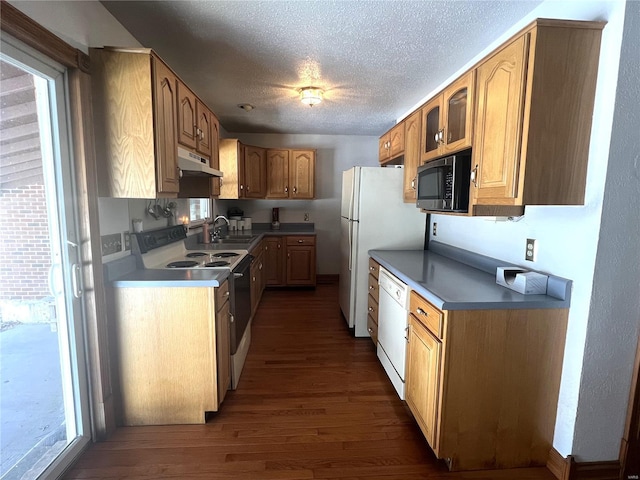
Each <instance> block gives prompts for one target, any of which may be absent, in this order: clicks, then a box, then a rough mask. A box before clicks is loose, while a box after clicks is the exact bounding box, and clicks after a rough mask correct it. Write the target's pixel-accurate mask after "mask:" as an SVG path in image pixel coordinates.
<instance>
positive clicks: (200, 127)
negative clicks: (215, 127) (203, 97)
mask: <svg viewBox="0 0 640 480" xmlns="http://www.w3.org/2000/svg"><path fill="white" fill-rule="evenodd" d="M196 113H197V121H196V140H197V144H196V150H197V151H198V152H199V153H200V154H202V155H205V156H207V157H211V145H212V143H211V122H212V120H211V117H212V116H213V114H212V113H211V110H209V109H208V108H207V106H206V105H205V104H204V103H202V102H201V101H200V100H198V99H196Z"/></svg>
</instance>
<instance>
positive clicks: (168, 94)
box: [152, 57, 180, 194]
mask: <svg viewBox="0 0 640 480" xmlns="http://www.w3.org/2000/svg"><path fill="white" fill-rule="evenodd" d="M152 64H153V72H154V73H153V79H154V83H155V98H154V105H155V109H154V110H155V115H154V124H155V129H154V130H155V137H156V147H157V148H156V177H157V180H156V181H157V189H158V193H171V194H175V193H176V192H178V191H179V181H180V176H179V171H178V165H177V153H178V148H177V145H176V110H175V108H176V107H175V105H176V77H175V75H174V74H173V72H172V71H171V70H170V69H169V67H167V66H166V65H165V64H164V63H162V61H161V60H160V59H158V58H156V57H152Z"/></svg>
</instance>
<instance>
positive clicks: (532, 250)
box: [524, 238, 538, 262]
mask: <svg viewBox="0 0 640 480" xmlns="http://www.w3.org/2000/svg"><path fill="white" fill-rule="evenodd" d="M537 258H538V241H537V240H536V239H535V238H527V250H526V251H525V253H524V259H525V260H528V261H530V262H535V261H536V259H537Z"/></svg>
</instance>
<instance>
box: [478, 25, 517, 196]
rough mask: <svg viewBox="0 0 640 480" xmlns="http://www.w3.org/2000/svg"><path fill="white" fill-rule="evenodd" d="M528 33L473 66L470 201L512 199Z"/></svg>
mask: <svg viewBox="0 0 640 480" xmlns="http://www.w3.org/2000/svg"><path fill="white" fill-rule="evenodd" d="M529 37H530V36H529V35H528V34H527V35H523V36H521V37H520V38H518V39H516V40H515V41H514V42H512V43H511V44H510V45H508V46H507V47H505V48H503V49H502V50H500V51H499V52H498V53H496V54H495V55H493V56H492V57H491V58H489V59H488V60H486V61H485V62H483V63H482V64H481V65H480V66H479V67H478V68H477V81H478V126H477V135H476V139H475V141H474V151H473V159H474V162H475V164H477V166H475V164H474V166H473V167H472V168H473V171H474V174H473V177H474V178H473V180H474V185H475V188H473V190H472V191H473V201H474V202H475V203H482V202H483V201H484V200H485V199H487V200H490V201H496V200H494V199H508V198H512V199H514V198H515V197H516V196H517V174H518V172H517V169H516V167H517V164H518V159H519V156H520V147H521V135H520V133H521V131H522V120H523V114H524V88H525V82H524V80H525V69H526V57H527V54H528V50H529Z"/></svg>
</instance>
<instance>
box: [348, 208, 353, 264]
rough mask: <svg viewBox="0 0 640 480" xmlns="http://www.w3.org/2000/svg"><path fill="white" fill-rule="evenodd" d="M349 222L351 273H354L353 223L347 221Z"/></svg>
mask: <svg viewBox="0 0 640 480" xmlns="http://www.w3.org/2000/svg"><path fill="white" fill-rule="evenodd" d="M347 222H349V271H352V270H353V269H352V268H351V263H352V262H353V259H352V256H353V221H352V220H347Z"/></svg>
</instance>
